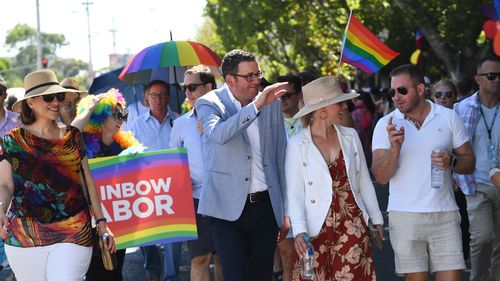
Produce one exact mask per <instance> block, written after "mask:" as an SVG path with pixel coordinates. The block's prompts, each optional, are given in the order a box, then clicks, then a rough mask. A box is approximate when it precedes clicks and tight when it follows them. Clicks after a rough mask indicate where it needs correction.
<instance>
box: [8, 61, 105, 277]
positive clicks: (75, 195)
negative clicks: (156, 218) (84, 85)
mask: <svg viewBox="0 0 500 281" xmlns="http://www.w3.org/2000/svg"><path fill="white" fill-rule="evenodd" d="M24 86H25V89H26V93H25V95H24V97H23V98H22V99H20V100H19V101H17V102H16V103H15V104H14V106H13V110H14V111H16V112H19V113H20V114H21V121H22V123H23V126H21V127H17V128H15V129H13V130H11V131H10V132H9V133H8V134H7V135H5V136H4V137H3V142H2V145H1V147H0V148H1V149H0V174H1V175H2V176H1V177H0V236H1V237H2V238H4V239H6V240H5V243H6V246H5V249H6V253H7V257H8V259H9V263H10V265H11V268H12V270H13V272H14V274H15V276H16V279H17V280H18V281H25V280H26V281H32V280H56V279H57V280H68V281H69V280H71V281H77V280H79V281H80V280H82V279H83V277H84V275H85V272H86V271H87V268H88V266H89V263H90V257H91V255H92V236H91V226H90V221H89V218H90V214H89V209H88V205H87V202H86V201H85V195H84V192H85V191H84V188H83V177H82V175H81V173H80V171H81V167H83V170H84V172H85V177H86V179H87V183H88V187H89V195H90V198H91V200H92V214H93V215H94V217H96V218H98V219H97V222H98V231H99V233H100V234H102V233H104V232H108V233H110V235H111V236H113V235H112V233H111V232H110V231H109V229H108V227H107V225H106V221H105V219H104V218H103V212H102V209H101V202H100V199H99V197H98V195H97V192H96V190H95V186H94V181H93V180H92V177H91V175H90V172H89V166H88V162H87V153H86V151H85V147H84V143H83V138H82V136H81V134H80V132H79V131H78V129H77V128H75V127H71V126H68V127H64V126H60V125H58V123H57V122H56V120H57V119H58V118H59V107H60V106H61V102H62V101H64V100H65V98H66V97H68V98H72V97H73V96H75V93H74V92H72V91H71V90H68V89H64V88H63V87H61V86H59V83H58V81H57V78H56V76H55V74H54V73H53V72H52V71H50V70H41V71H35V72H33V73H30V74H28V75H27V76H26V77H25V79H24ZM4 160H6V161H4ZM9 206H10V207H9ZM7 210H8V211H9V212H8V214H6V212H7ZM102 246H103V245H102V244H101V247H102ZM107 248H108V250H110V251H112V252H114V251H115V244H114V239H111V243H109V244H108V245H107Z"/></svg>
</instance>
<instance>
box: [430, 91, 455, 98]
mask: <svg viewBox="0 0 500 281" xmlns="http://www.w3.org/2000/svg"><path fill="white" fill-rule="evenodd" d="M434 95H435V96H436V98H437V99H440V98H447V99H451V98H452V97H453V92H452V91H445V92H436V93H435V94H434Z"/></svg>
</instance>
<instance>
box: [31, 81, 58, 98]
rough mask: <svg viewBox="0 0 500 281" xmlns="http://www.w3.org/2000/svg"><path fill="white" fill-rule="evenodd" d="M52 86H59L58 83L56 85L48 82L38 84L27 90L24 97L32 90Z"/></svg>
mask: <svg viewBox="0 0 500 281" xmlns="http://www.w3.org/2000/svg"><path fill="white" fill-rule="evenodd" d="M52 85H59V83H57V82H48V83H43V84H40V85H36V86H35V87H32V88H29V89H28V90H26V94H25V95H27V94H28V93H29V92H31V91H33V90H36V89H38V88H41V87H45V86H52Z"/></svg>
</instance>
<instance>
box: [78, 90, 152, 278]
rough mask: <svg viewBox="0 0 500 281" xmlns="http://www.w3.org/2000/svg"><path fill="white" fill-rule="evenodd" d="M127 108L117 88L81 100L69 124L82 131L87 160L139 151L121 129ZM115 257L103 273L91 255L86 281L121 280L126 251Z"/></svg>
mask: <svg viewBox="0 0 500 281" xmlns="http://www.w3.org/2000/svg"><path fill="white" fill-rule="evenodd" d="M126 106H127V104H126V102H125V99H124V98H123V96H122V94H121V93H120V92H119V91H118V90H116V89H110V90H109V91H108V92H106V93H104V94H100V95H97V96H94V95H88V96H86V97H84V98H83V99H81V100H80V102H79V103H78V107H77V113H78V114H77V116H76V118H75V119H74V120H73V122H72V125H73V126H75V127H76V128H78V129H80V130H82V132H83V139H84V140H85V148H86V150H87V156H88V158H96V157H106V156H115V155H119V154H122V153H123V151H132V152H142V150H143V146H142V145H141V144H140V143H139V141H138V140H137V139H136V138H135V137H134V136H133V135H132V133H131V132H126V131H124V130H123V129H122V126H123V122H126V121H127V116H128V113H127V111H126V110H125V108H126ZM116 258H117V266H116V268H115V269H114V270H106V269H105V268H104V265H103V263H102V259H101V254H100V253H94V254H93V255H92V260H91V262H90V267H89V269H88V271H87V274H86V275H85V280H86V281H100V280H106V281H121V280H123V276H122V270H123V263H124V261H125V249H121V250H118V251H116Z"/></svg>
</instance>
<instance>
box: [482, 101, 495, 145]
mask: <svg viewBox="0 0 500 281" xmlns="http://www.w3.org/2000/svg"><path fill="white" fill-rule="evenodd" d="M479 111H480V112H481V116H483V121H484V126H485V127H486V130H487V131H488V139H489V140H490V144H491V131H492V130H493V125H495V121H496V119H497V114H498V104H497V106H496V108H495V113H494V114H493V120H491V128H489V127H488V124H487V123H486V118H484V113H483V108H482V106H481V105H479Z"/></svg>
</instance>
